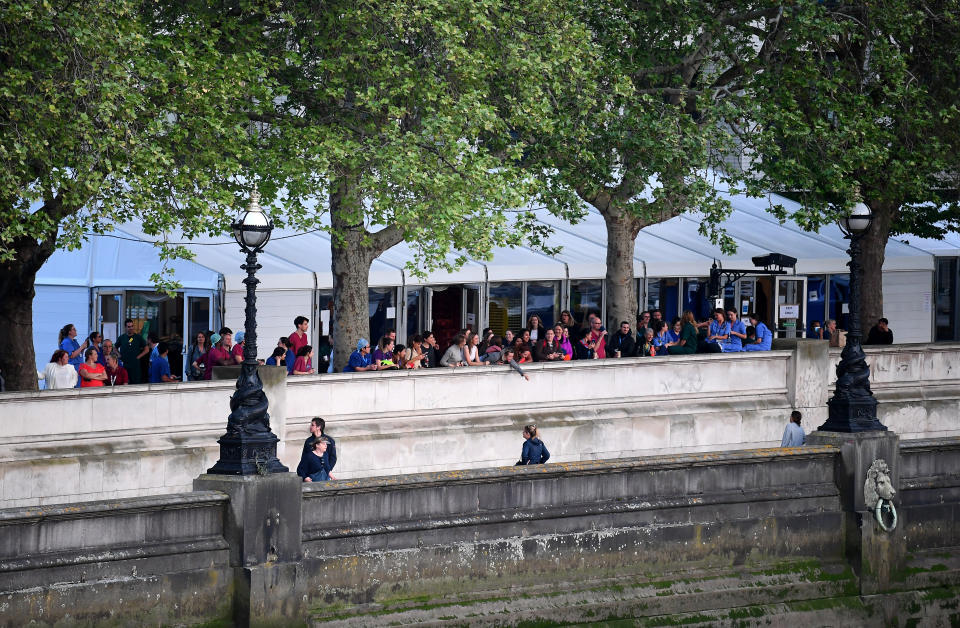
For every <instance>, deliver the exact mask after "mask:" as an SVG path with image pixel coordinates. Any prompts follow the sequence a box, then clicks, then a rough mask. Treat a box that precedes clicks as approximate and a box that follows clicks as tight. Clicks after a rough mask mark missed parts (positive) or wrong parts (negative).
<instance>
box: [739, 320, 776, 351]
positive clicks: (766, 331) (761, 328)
mask: <svg viewBox="0 0 960 628" xmlns="http://www.w3.org/2000/svg"><path fill="white" fill-rule="evenodd" d="M747 316H748V317H749V318H750V323H751V324H752V325H753V326H754V327H755V328H756V330H757V342H756V343H753V344H748V345H744V347H743V350H744V351H769V350H770V347H771V345H773V332H771V331H770V328H769V327H767V326H766V324H764V323H763V322H762V321H761V320H760V319H759V318H758V317H757V313H756V312H750V314H748V315H747Z"/></svg>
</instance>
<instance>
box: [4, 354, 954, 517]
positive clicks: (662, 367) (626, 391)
mask: <svg viewBox="0 0 960 628" xmlns="http://www.w3.org/2000/svg"><path fill="white" fill-rule="evenodd" d="M775 349H777V350H775V351H770V352H765V353H750V354H734V355H697V356H674V357H664V358H656V359H651V358H631V359H622V360H592V361H589V362H587V363H584V362H573V363H562V364H533V365H525V368H526V370H527V371H528V373H529V375H530V381H526V380H524V379H523V378H521V377H520V376H519V375H518V374H517V373H515V372H514V371H512V370H511V369H509V368H508V367H485V368H465V369H432V370H429V371H426V372H410V371H407V372H397V373H356V374H350V373H344V374H335V375H319V376H302V377H296V378H285V377H282V373H280V374H279V375H278V371H283V369H282V368H281V369H276V370H274V371H271V370H270V369H271V368H273V367H262V370H261V374H262V377H263V379H264V382H265V385H266V387H267V394H268V398H269V399H270V413H271V425H272V426H273V430H274V432H275V433H277V435H278V437H279V438H280V439H281V440H280V446H279V447H278V455H279V457H280V459H281V461H282V462H284V464H286V465H287V466H289V467H291V468H296V465H297V462H298V459H299V455H300V451H301V446H302V443H303V439H304V438H306V436H307V435H308V428H307V426H308V423H309V421H310V418H311V417H313V416H317V415H319V416H323V417H324V418H326V419H327V421H328V425H329V432H330V434H331V435H333V436H334V437H336V439H337V445H338V450H339V462H338V464H337V468H336V471H335V475H336V476H337V477H339V478H344V479H352V478H361V477H372V476H378V475H389V474H405V473H424V472H432V471H447V470H455V469H472V468H484V467H490V466H498V465H508V464H512V463H513V462H515V461H516V460H517V459H518V458H519V456H520V448H521V445H522V438H521V435H520V432H521V430H522V427H523V425H525V424H528V423H536V424H537V425H538V426H539V427H540V430H541V433H542V437H543V438H544V440H545V442H546V443H547V446H548V447H549V449H550V452H551V454H552V456H553V458H552V460H553V461H555V462H575V461H582V460H595V459H616V458H623V457H632V456H642V455H651V454H663V453H690V452H697V451H710V450H720V449H741V448H747V447H763V446H774V445H777V444H779V442H780V437H781V434H782V432H783V427H784V425H785V423H786V417H787V416H788V414H789V411H790V410H792V409H794V408H797V409H800V410H801V411H802V412H803V413H804V417H805V418H804V423H803V425H804V427H805V428H806V429H807V431H810V430H813V429H815V428H816V427H817V426H818V425H820V424H821V423H822V422H823V421H824V420H825V419H826V400H827V398H828V395H829V394H830V390H829V385H830V384H829V382H830V380H831V378H832V377H833V370H834V366H835V362H836V360H837V359H838V357H839V353H838V352H836V351H829V350H828V349H827V348H826V343H824V342H822V341H796V340H793V341H788V340H778V341H777V345H776V346H775ZM868 358H869V360H870V361H871V363H872V364H873V365H874V381H875V383H874V390H875V392H876V394H877V397H878V398H879V399H880V402H881V403H880V407H879V413H880V416H881V420H883V421H885V422H886V423H887V424H888V425H889V426H890V427H891V429H894V430H896V431H897V432H898V433H899V434H900V435H901V438H903V439H914V438H926V437H941V436H950V435H960V345H941V344H935V345H894V346H892V347H883V348H869V349H868ZM233 375H234V373H230V372H227V373H225V376H226V377H231V376H233ZM233 390H234V383H233V382H232V381H230V380H225V381H210V382H189V383H181V384H165V385H160V384H157V385H149V386H147V385H143V386H128V387H120V388H116V389H101V390H90V389H86V390H66V391H42V392H39V393H5V394H0V424H2V425H3V430H2V433H0V506H6V507H13V506H30V505H46V504H56V503H66V502H72V501H80V500H99V499H118V498H123V497H134V496H142V495H154V494H164V493H171V492H177V491H184V490H188V489H189V488H190V486H191V482H192V480H193V478H195V477H196V476H198V475H200V474H201V473H203V472H204V471H205V470H206V469H208V468H209V467H211V466H212V465H213V464H214V463H215V462H216V460H217V457H218V455H219V450H218V447H217V444H216V440H217V438H219V437H220V436H221V435H222V434H223V431H224V428H225V426H226V417H227V415H228V414H229V397H230V395H231V394H232V392H233Z"/></svg>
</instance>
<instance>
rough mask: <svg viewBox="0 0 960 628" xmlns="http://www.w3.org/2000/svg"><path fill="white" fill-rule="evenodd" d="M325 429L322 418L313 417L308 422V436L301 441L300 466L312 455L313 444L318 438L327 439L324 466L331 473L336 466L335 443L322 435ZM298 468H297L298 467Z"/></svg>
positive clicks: (331, 438) (325, 435) (330, 438)
mask: <svg viewBox="0 0 960 628" xmlns="http://www.w3.org/2000/svg"><path fill="white" fill-rule="evenodd" d="M326 428H327V422H326V421H324V420H323V418H321V417H318V416H315V417H313V418H312V419H311V420H310V436H308V437H307V440H305V441H303V452H302V453H301V454H300V464H301V465H303V464H304V460H306V459H307V458H306V457H307V456H311V455H313V453H312V452H313V443H314V442H315V441H316V440H317V439H318V438H326V439H327V451H325V452H324V454H323V462H324V466H325V467H326V468H327V470H328V471H333V468H334V467H335V466H336V465H337V441H335V440H334V439H333V437H332V436H330V435H329V434H324V432H323V430H325V429H326ZM298 468H299V466H298Z"/></svg>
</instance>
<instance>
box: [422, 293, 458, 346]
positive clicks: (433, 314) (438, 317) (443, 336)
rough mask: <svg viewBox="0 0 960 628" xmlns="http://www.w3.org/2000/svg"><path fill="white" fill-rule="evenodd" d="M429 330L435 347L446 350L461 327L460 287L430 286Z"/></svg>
mask: <svg viewBox="0 0 960 628" xmlns="http://www.w3.org/2000/svg"><path fill="white" fill-rule="evenodd" d="M427 293H428V294H429V295H430V303H429V307H430V330H431V331H432V332H433V335H434V336H435V337H436V339H437V346H439V347H440V349H441V350H446V348H447V347H449V346H450V345H451V344H452V343H453V339H454V338H455V337H456V335H457V334H459V333H460V329H461V325H463V309H464V303H463V301H464V294H463V288H462V287H461V286H430V287H429V288H427Z"/></svg>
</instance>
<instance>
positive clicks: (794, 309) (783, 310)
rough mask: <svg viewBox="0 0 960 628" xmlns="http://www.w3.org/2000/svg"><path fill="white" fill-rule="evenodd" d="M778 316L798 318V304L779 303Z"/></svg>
mask: <svg viewBox="0 0 960 628" xmlns="http://www.w3.org/2000/svg"><path fill="white" fill-rule="evenodd" d="M780 318H800V306H799V305H781V306H780Z"/></svg>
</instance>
